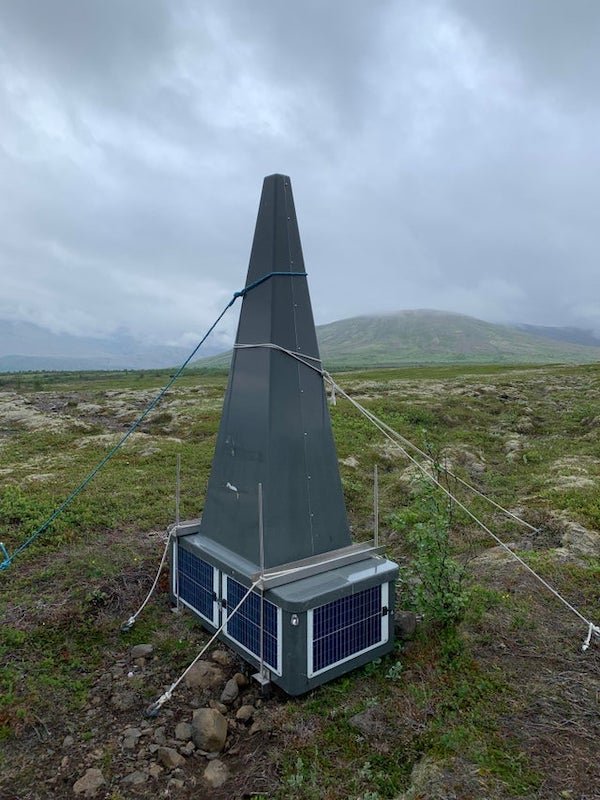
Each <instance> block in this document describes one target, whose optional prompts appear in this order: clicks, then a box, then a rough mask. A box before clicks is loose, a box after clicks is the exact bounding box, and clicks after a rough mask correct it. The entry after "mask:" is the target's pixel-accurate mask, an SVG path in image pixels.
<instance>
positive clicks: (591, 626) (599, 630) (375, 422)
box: [338, 386, 600, 651]
mask: <svg viewBox="0 0 600 800" xmlns="http://www.w3.org/2000/svg"><path fill="white" fill-rule="evenodd" d="M338 391H339V392H340V394H342V395H343V396H344V397H346V398H347V399H348V400H349V401H350V402H351V403H352V405H353V406H354V407H355V408H357V409H358V411H360V412H361V414H364V416H366V417H367V419H369V420H370V422H372V423H373V425H375V427H376V428H378V429H379V430H380V431H381V433H383V435H384V436H385V437H386V438H387V439H388V440H389V441H390V442H392V444H393V445H394V446H395V447H397V448H398V450H400V452H401V453H402V454H403V455H404V456H405V457H406V458H408V459H409V461H412V463H413V464H414V465H415V466H416V467H418V469H419V470H421V472H422V473H423V474H424V475H425V477H426V478H428V479H429V480H430V481H431V482H432V483H434V484H435V485H436V486H437V487H438V488H439V489H441V490H442V491H443V492H444V493H445V494H446V495H447V496H448V497H449V498H450V499H451V500H452V501H453V502H455V503H456V505H457V506H459V508H462V510H463V511H464V512H465V513H466V514H467V515H468V516H469V517H470V518H471V519H472V520H473V521H474V522H475V523H476V524H477V525H479V527H480V528H481V529H482V530H484V531H485V532H486V533H487V534H489V535H490V536H491V537H492V538H493V539H494V541H496V542H497V543H498V544H499V545H500V547H502V548H504V550H506V552H507V553H510V555H511V556H512V557H513V558H515V559H516V560H517V561H518V562H519V564H521V566H523V567H525V569H526V570H528V572H530V573H531V574H532V575H533V576H534V577H535V578H537V580H538V581H539V582H540V583H541V584H542V585H543V586H545V587H546V589H548V591H550V592H552V594H553V595H554V596H555V597H556V598H558V600H560V601H561V603H563V605H565V606H566V607H567V608H568V609H569V610H570V611H572V612H573V614H576V615H577V616H578V617H579V619H580V620H581V621H582V622H584V623H585V624H586V625H587V626H588V635H587V638H586V640H585V642H584V644H583V645H582V650H584V651H585V650H587V649H588V647H589V646H590V642H591V638H592V634H595V635H596V636H599V637H600V628H599V627H598V626H597V625H594V623H593V622H590V620H589V619H587V618H586V617H584V615H583V614H582V613H581V612H580V611H578V610H577V609H576V608H575V606H573V605H571V603H569V601H568V600H567V599H566V598H565V597H563V595H562V594H560V592H558V591H557V590H556V589H555V588H554V587H553V586H551V585H550V584H549V583H548V582H547V581H546V580H545V579H544V578H542V576H541V575H538V573H537V572H536V571H535V570H534V569H532V568H531V567H530V566H529V564H527V562H526V561H524V560H523V559H522V558H521V557H520V556H519V555H518V554H517V553H515V551H514V550H512V548H510V547H509V546H508V545H507V544H506V543H505V542H503V541H502V540H501V539H500V538H499V537H498V536H497V535H496V534H495V533H494V532H493V531H491V530H490V529H489V528H488V527H487V525H486V524H485V523H484V522H482V521H481V520H480V519H479V518H478V517H476V516H475V514H473V512H472V511H470V510H469V509H468V508H467V507H466V506H465V505H464V503H461V501H460V500H459V499H458V498H457V497H456V496H455V495H453V494H452V492H450V490H449V489H447V488H446V487H445V486H444V485H443V484H441V483H440V481H438V480H437V478H436V477H435V476H434V475H431V474H430V473H429V472H428V471H427V469H426V468H425V467H424V466H423V465H422V464H421V463H419V462H418V461H417V460H416V458H413V456H411V455H410V453H408V452H407V450H406V449H405V448H404V447H402V445H401V444H399V442H397V441H395V440H394V439H393V438H392V436H390V434H389V433H388V432H387V431H386V430H385V428H384V427H383V425H381V424H379V420H378V419H377V417H375V415H374V414H372V413H371V412H369V411H367V409H366V408H364V407H363V406H361V404H360V403H358V402H357V401H356V400H354V399H353V398H351V397H350V396H349V395H347V394H346V392H344V391H343V389H340V387H339V386H338Z"/></svg>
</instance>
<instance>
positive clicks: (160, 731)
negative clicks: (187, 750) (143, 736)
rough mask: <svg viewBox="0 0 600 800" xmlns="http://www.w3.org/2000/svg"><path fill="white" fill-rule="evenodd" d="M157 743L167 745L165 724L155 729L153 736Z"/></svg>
mask: <svg viewBox="0 0 600 800" xmlns="http://www.w3.org/2000/svg"><path fill="white" fill-rule="evenodd" d="M152 738H153V739H154V741H155V742H156V744H160V745H165V744H166V743H167V737H166V735H165V728H164V725H161V726H160V728H157V729H156V730H155V731H154V736H153V737H152Z"/></svg>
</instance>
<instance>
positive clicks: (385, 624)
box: [306, 583, 390, 678]
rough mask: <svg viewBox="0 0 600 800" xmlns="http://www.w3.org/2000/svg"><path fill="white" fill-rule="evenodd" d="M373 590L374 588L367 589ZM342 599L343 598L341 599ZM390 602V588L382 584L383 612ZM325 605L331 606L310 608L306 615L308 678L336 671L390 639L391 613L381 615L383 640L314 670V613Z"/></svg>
mask: <svg viewBox="0 0 600 800" xmlns="http://www.w3.org/2000/svg"><path fill="white" fill-rule="evenodd" d="M367 588H373V587H367ZM339 599H341V598H339ZM388 600H389V586H388V584H387V583H382V584H381V611H383V609H384V608H385V607H386V606H387V607H388V608H389V605H388ZM323 605H329V603H323V604H322V605H321V606H316V608H309V610H308V611H307V614H306V617H307V619H306V648H307V649H306V655H307V672H306V674H307V677H308V678H314V677H315V676H316V675H321V674H322V673H323V672H327V671H328V670H330V669H334V668H335V667H337V666H339V665H340V664H345V663H346V662H348V661H352V660H353V659H355V658H358V656H361V655H362V654H363V653H368V652H369V650H374V649H375V648H376V647H380V646H381V645H382V644H385V643H386V642H387V641H388V639H389V638H390V614H389V611H388V613H387V614H385V615H384V614H383V613H382V614H381V638H380V639H379V641H378V642H375V644H372V645H370V646H369V647H365V648H363V649H362V650H358V651H357V652H356V653H352V654H351V655H349V656H346V657H345V658H342V659H340V660H339V661H334V662H333V664H328V665H327V666H326V667H322V668H321V669H318V670H314V669H313V644H314V639H313V632H314V612H315V611H316V609H317V608H322V607H323Z"/></svg>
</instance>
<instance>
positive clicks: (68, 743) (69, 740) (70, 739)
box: [62, 736, 75, 750]
mask: <svg viewBox="0 0 600 800" xmlns="http://www.w3.org/2000/svg"><path fill="white" fill-rule="evenodd" d="M74 744H75V739H74V738H73V737H72V736H65V738H64V739H63V743H62V746H63V747H64V748H65V750H66V749H67V748H68V747H73V745H74Z"/></svg>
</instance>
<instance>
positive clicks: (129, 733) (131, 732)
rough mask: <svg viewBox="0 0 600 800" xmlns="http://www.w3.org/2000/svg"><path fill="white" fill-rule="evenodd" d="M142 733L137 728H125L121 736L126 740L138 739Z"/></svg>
mask: <svg viewBox="0 0 600 800" xmlns="http://www.w3.org/2000/svg"><path fill="white" fill-rule="evenodd" d="M141 735H142V732H141V730H140V729H139V728H125V730H124V731H123V736H125V738H127V739H139V738H140V736H141Z"/></svg>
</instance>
